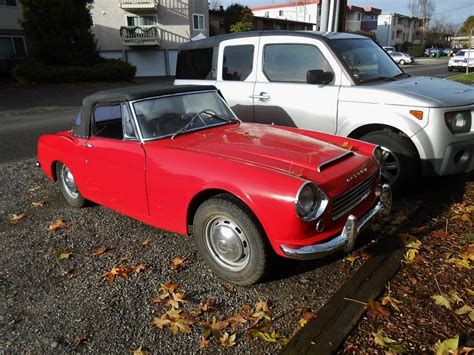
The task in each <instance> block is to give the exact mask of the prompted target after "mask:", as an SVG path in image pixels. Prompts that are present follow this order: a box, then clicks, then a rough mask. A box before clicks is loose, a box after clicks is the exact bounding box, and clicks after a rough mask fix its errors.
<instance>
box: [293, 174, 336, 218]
mask: <svg viewBox="0 0 474 355" xmlns="http://www.w3.org/2000/svg"><path fill="white" fill-rule="evenodd" d="M308 184H311V185H313V186H315V187H316V189H317V191H318V193H319V194H320V197H321V198H320V200H319V201H318V204H317V205H316V207H315V209H314V210H313V211H312V212H311V213H310V214H309V215H308V216H305V217H300V216H299V215H298V209H297V205H298V200H299V197H300V193H301V191H302V190H303V188H304V187H305V186H306V185H308ZM328 204H329V198H328V196H327V195H326V193H325V192H324V191H323V190H322V189H321V188H320V187H319V186H318V185H316V184H315V183H314V182H311V181H305V182H303V184H301V186H300V188H299V189H298V192H297V193H296V197H295V212H296V215H297V216H298V218H300V219H301V220H303V221H305V222H309V221H314V220H315V219H318V218H319V217H321V215H322V214H323V213H324V211H326V208H327V207H328Z"/></svg>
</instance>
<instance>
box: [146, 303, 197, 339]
mask: <svg viewBox="0 0 474 355" xmlns="http://www.w3.org/2000/svg"><path fill="white" fill-rule="evenodd" d="M181 312H182V310H177V309H172V310H169V311H167V312H166V313H164V314H162V315H161V317H155V318H154V319H153V321H152V323H153V325H155V326H157V327H158V328H159V329H163V328H164V327H165V326H168V327H170V330H171V334H173V335H177V334H178V333H180V332H181V333H185V334H191V328H190V327H189V325H191V324H193V321H192V320H191V319H189V318H186V317H183V316H182V315H181Z"/></svg>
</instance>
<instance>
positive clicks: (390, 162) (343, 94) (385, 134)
mask: <svg viewBox="0 0 474 355" xmlns="http://www.w3.org/2000/svg"><path fill="white" fill-rule="evenodd" d="M175 84H177V85H181V84H196V85H215V86H216V87H217V88H218V89H219V90H220V91H221V92H222V94H223V96H224V97H225V99H226V100H227V102H228V103H229V105H230V106H231V107H232V109H233V110H234V112H235V113H236V114H237V116H238V117H239V118H240V119H242V120H243V121H250V122H257V123H267V124H277V125H285V126H292V127H299V128H303V129H308V130H314V131H320V132H326V133H331V134H337V135H340V136H348V137H351V138H357V139H361V140H364V141H367V142H371V143H374V144H378V145H380V146H382V147H383V148H384V155H383V160H382V177H383V178H384V179H385V181H386V182H388V183H390V184H392V187H393V188H394V189H396V188H397V187H400V186H407V185H410V184H412V183H413V181H414V179H415V178H416V177H417V174H418V173H419V172H420V170H421V172H422V173H423V174H424V175H430V174H438V175H447V174H455V173H464V172H470V171H473V170H474V125H473V124H472V121H474V88H472V87H470V86H467V85H464V84H460V83H456V82H454V81H451V80H443V79H439V78H430V77H411V76H410V75H408V74H406V73H404V72H403V70H402V69H400V67H398V65H397V64H396V63H395V62H394V61H393V59H392V58H390V56H389V55H388V54H387V52H385V51H384V50H383V49H382V48H381V47H380V46H379V45H377V44H376V43H375V42H374V41H372V40H371V39H369V38H367V37H363V36H358V35H354V34H348V33H318V32H309V31H304V32H297V31H261V32H242V33H235V34H227V35H221V36H215V37H209V38H207V39H202V40H198V41H190V42H188V43H185V44H183V45H182V46H181V47H180V51H179V54H178V62H177V70H176V80H175ZM315 169H316V167H315Z"/></svg>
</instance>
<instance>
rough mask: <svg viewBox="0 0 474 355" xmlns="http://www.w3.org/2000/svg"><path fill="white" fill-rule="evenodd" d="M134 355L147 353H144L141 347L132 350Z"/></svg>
mask: <svg viewBox="0 0 474 355" xmlns="http://www.w3.org/2000/svg"><path fill="white" fill-rule="evenodd" d="M132 355H146V351H144V350H143V349H142V346H141V345H140V346H139V347H138V348H137V349H135V350H132Z"/></svg>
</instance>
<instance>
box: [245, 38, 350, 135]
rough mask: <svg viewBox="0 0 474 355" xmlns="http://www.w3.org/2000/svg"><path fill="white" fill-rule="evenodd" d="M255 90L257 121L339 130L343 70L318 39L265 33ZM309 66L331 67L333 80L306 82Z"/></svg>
mask: <svg viewBox="0 0 474 355" xmlns="http://www.w3.org/2000/svg"><path fill="white" fill-rule="evenodd" d="M259 53H261V54H260V55H261V59H259V62H258V64H259V65H258V68H257V73H256V75H257V81H256V83H255V87H254V92H253V95H252V96H253V102H254V114H255V122H258V123H268V124H272V123H274V124H277V125H284V126H292V127H299V128H303V129H308V130H314V131H321V132H326V133H332V134H334V133H336V128H337V103H338V94H339V87H340V83H341V77H342V72H341V69H340V67H339V65H338V63H337V62H336V60H335V59H334V58H333V56H332V54H331V53H330V52H329V50H328V49H327V48H326V46H325V45H324V44H323V43H322V42H321V41H319V40H317V39H314V38H308V37H297V36H262V37H261V39H260V43H259ZM308 70H323V71H332V72H333V73H334V80H333V81H332V82H331V83H330V84H325V85H320V84H307V83H306V74H307V72H308Z"/></svg>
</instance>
